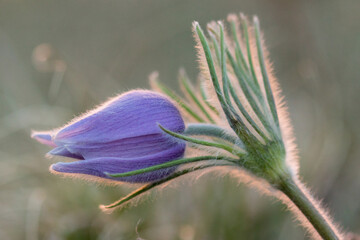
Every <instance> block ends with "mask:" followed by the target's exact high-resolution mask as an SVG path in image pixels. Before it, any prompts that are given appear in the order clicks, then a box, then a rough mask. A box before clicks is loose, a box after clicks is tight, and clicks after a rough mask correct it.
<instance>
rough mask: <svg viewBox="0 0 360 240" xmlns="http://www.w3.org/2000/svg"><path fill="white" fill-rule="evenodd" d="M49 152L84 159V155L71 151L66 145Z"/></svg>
mask: <svg viewBox="0 0 360 240" xmlns="http://www.w3.org/2000/svg"><path fill="white" fill-rule="evenodd" d="M48 154H50V155H55V156H62V157H69V158H76V159H80V160H83V159H84V157H83V156H82V155H80V154H75V153H71V152H69V150H67V149H66V148H65V147H56V148H54V149H53V150H51V151H50V152H48Z"/></svg>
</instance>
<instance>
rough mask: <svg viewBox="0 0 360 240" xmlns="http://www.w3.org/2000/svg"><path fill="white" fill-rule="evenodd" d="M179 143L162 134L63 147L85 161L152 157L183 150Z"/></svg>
mask: <svg viewBox="0 0 360 240" xmlns="http://www.w3.org/2000/svg"><path fill="white" fill-rule="evenodd" d="M180 141H181V140H180ZM180 141H179V140H177V139H174V138H172V137H170V136H168V135H166V134H165V133H162V134H153V135H146V136H140V137H133V138H126V139H120V140H118V141H114V142H109V143H98V144H82V145H80V144H66V145H64V147H65V148H66V149H67V150H68V151H69V152H70V153H72V154H74V155H79V156H82V157H83V158H85V159H92V158H98V157H119V158H134V157H142V156H145V155H153V154H155V153H158V152H162V151H165V150H166V149H170V148H174V147H178V148H179V147H180V148H185V143H184V142H180ZM57 155H58V154H57Z"/></svg>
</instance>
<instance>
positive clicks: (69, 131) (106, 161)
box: [32, 90, 185, 182]
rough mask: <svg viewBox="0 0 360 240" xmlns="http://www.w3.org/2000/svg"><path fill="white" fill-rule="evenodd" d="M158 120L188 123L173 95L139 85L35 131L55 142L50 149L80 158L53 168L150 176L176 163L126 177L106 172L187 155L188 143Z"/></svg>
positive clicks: (179, 127)
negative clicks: (64, 122)
mask: <svg viewBox="0 0 360 240" xmlns="http://www.w3.org/2000/svg"><path fill="white" fill-rule="evenodd" d="M158 124H161V125H162V126H165V127H166V128H167V129H170V130H171V131H174V132H178V133H181V132H183V131H184V128H185V126H184V121H183V119H182V117H181V115H180V112H179V111H178V109H177V108H176V107H175V106H174V104H173V103H172V102H171V101H170V100H169V99H168V98H166V97H165V96H163V95H161V94H159V93H155V92H152V91H146V90H135V91H130V92H127V93H124V94H121V95H120V96H117V97H115V98H113V99H111V100H109V101H107V102H106V103H104V104H102V105H101V106H99V107H97V108H95V109H94V110H92V111H90V112H89V113H87V114H85V115H83V116H81V117H79V118H75V119H74V120H73V121H71V122H70V123H69V124H68V125H66V126H64V127H62V128H60V129H56V130H53V131H48V132H34V133H33V134H32V137H33V138H35V139H36V140H38V141H39V142H41V143H43V144H47V145H49V146H52V147H55V148H54V149H53V150H51V151H50V152H49V155H58V156H64V157H70V158H75V159H78V160H80V161H75V162H70V163H63V162H60V163H56V164H53V165H52V166H51V167H50V170H51V171H53V172H56V173H64V174H72V175H74V174H75V176H76V174H85V175H92V176H95V177H100V178H107V179H114V180H118V181H127V182H149V181H154V180H157V179H161V178H163V177H165V176H167V175H168V174H169V173H171V172H172V171H173V170H174V168H166V169H162V170H157V171H154V172H150V173H146V174H140V175H136V176H131V177H124V178H112V177H109V176H107V175H106V174H104V172H107V173H110V174H111V173H122V172H128V171H133V170H137V169H141V168H146V167H150V166H153V165H157V164H161V163H165V162H168V161H171V160H174V159H177V158H181V157H182V156H183V155H184V151H185V143H184V142H182V141H181V140H177V139H174V138H172V137H171V136H169V135H167V134H165V133H164V132H163V131H162V130H161V129H160V128H159V127H158Z"/></svg>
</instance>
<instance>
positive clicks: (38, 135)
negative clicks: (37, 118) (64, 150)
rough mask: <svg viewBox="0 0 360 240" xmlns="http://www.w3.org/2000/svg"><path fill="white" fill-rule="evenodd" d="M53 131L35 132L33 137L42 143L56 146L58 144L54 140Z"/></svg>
mask: <svg viewBox="0 0 360 240" xmlns="http://www.w3.org/2000/svg"><path fill="white" fill-rule="evenodd" d="M52 134H53V132H52V131H49V132H33V133H32V134H31V137H32V138H34V139H36V140H37V141H38V142H40V143H42V144H46V145H49V146H51V147H56V144H55V143H54V142H53V141H52Z"/></svg>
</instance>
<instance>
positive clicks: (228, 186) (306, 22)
mask: <svg viewBox="0 0 360 240" xmlns="http://www.w3.org/2000/svg"><path fill="white" fill-rule="evenodd" d="M359 10H360V2H358V1H351V0H345V1H336V0H329V1H316V2H315V1H311V2H310V1H309V2H306V1H285V0H271V1H268V0H258V1H250V0H240V1H230V0H227V1H215V0H210V1H190V0H186V1H165V0H152V1H139V0H131V1H130V0H123V1H120V0H118V1H114V0H112V1H110V0H109V1H94V0H88V1H80V0H78V1H70V0H63V1H55V0H50V1H49V0H48V1H45V0H30V1H24V0H14V1H8V0H0V53H1V54H0V239H29V240H32V239H135V238H137V237H138V238H144V239H159V240H162V239H180V240H191V239H239V238H240V239H289V236H291V239H303V238H304V237H303V236H304V234H303V230H302V229H301V228H300V227H298V226H296V224H294V223H292V220H291V216H290V214H288V213H287V212H285V211H283V210H284V207H283V206H282V205H280V204H278V203H274V202H273V201H272V200H269V199H268V198H266V197H262V196H260V195H259V194H258V193H256V192H255V191H253V190H250V189H248V188H247V187H245V186H243V185H238V182H237V180H236V179H232V178H230V177H228V176H225V177H222V178H216V177H213V176H214V175H211V174H210V175H205V176H203V177H201V178H200V179H199V180H197V181H196V183H194V184H193V183H192V181H190V182H189V181H185V182H180V183H179V184H177V185H178V186H176V187H170V188H167V189H166V190H165V191H162V192H161V193H156V192H155V193H154V194H152V195H151V197H150V198H149V200H147V201H145V202H143V203H140V204H139V205H138V206H137V207H136V208H130V209H128V210H125V211H123V212H115V213H114V214H112V215H107V214H103V213H101V212H100V210H99V209H98V208H97V205H98V204H100V203H110V202H112V201H114V200H116V199H117V198H119V197H121V196H122V195H124V194H125V193H126V192H128V191H129V189H127V188H125V187H116V188H115V187H97V186H96V184H92V183H84V182H81V181H80V180H71V179H62V178H59V177H57V176H53V175H51V174H50V173H49V172H48V167H49V165H50V164H51V163H52V162H54V161H56V159H55V160H48V159H45V158H44V154H45V153H46V152H47V151H48V150H49V149H48V148H46V147H44V146H41V145H40V144H38V143H36V142H34V141H33V140H31V139H30V137H29V135H30V130H31V129H50V128H53V127H57V126H59V125H61V124H63V123H65V122H66V121H68V120H70V119H71V118H72V117H73V116H74V115H77V114H79V113H81V112H83V111H86V110H87V109H89V108H91V107H92V106H94V105H96V104H98V103H100V102H102V101H104V100H105V99H107V98H108V97H110V96H114V95H115V94H117V93H119V92H123V91H126V90H128V89H131V88H139V87H141V88H147V87H148V83H147V76H148V75H149V74H150V73H151V72H152V71H154V70H157V71H159V72H160V77H161V79H162V81H163V82H166V83H167V84H168V85H170V86H172V87H174V88H177V80H176V76H177V71H178V69H179V67H184V68H186V70H187V71H188V73H189V75H190V76H191V77H192V78H193V79H195V78H196V76H197V72H198V68H197V63H196V54H195V51H194V42H193V39H192V33H191V22H192V21H193V20H197V21H199V22H200V23H201V24H202V25H204V24H205V23H206V22H208V21H210V20H217V19H225V18H226V16H227V14H228V13H232V12H240V11H243V12H244V13H246V14H248V15H252V14H257V15H258V16H259V17H260V20H261V23H262V27H263V30H264V33H265V37H266V42H267V45H268V47H269V50H270V53H271V58H272V60H273V62H274V66H275V70H276V75H277V76H278V78H279V81H280V84H281V86H282V88H283V90H284V95H285V96H286V100H287V102H288V105H289V110H290V116H291V119H292V120H293V123H294V127H295V134H296V136H297V142H298V144H299V150H300V157H301V172H302V176H303V178H304V180H305V182H307V183H308V184H309V185H310V186H312V187H313V190H314V191H315V192H316V193H317V196H319V197H320V198H322V199H323V201H324V204H326V205H327V206H329V208H330V209H331V212H332V214H333V216H334V217H335V219H336V220H338V221H339V222H341V223H343V225H344V226H345V227H346V228H345V229H346V230H349V231H354V232H360V224H359V222H360V202H359V199H360V191H359V188H360V175H359V174H358V172H359V170H360V162H359V160H358V159H359V157H360V148H359V146H360V142H359V134H360V128H359V124H358V122H359V119H360V108H359V106H358V104H357V103H358V102H359V101H360V95H359V94H358V92H359V90H360V81H359V71H358V68H359V67H358V65H359V59H360V15H359V14H358V13H359ZM44 44H47V45H44ZM48 46H50V48H47V47H48ZM37 47H38V48H37ZM36 48H37V49H38V50H39V49H40V50H39V51H38V52H37V51H35V52H34V50H35V49H36ZM63 70H65V72H64V76H63V77H62V76H61V74H62V71H63ZM54 71H55V73H56V74H57V75H56V74H55V77H54ZM59 72H60V75H59ZM59 79H60V80H59Z"/></svg>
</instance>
